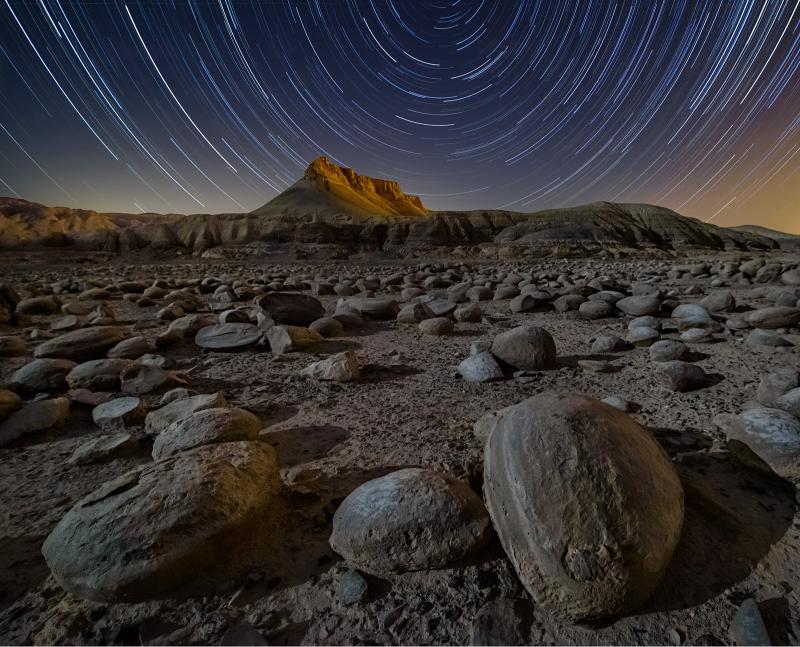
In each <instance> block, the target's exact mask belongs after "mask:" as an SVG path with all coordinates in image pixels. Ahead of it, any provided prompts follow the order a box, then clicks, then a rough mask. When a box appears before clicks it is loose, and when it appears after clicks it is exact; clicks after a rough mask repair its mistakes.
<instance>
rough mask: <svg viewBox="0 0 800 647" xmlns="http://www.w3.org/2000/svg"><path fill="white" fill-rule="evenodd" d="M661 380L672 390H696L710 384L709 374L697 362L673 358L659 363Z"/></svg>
mask: <svg viewBox="0 0 800 647" xmlns="http://www.w3.org/2000/svg"><path fill="white" fill-rule="evenodd" d="M658 372H659V376H660V377H661V382H662V383H663V384H664V386H666V387H667V388H668V389H670V390H671V391H678V392H680V393H683V392H686V391H695V390H697V389H702V388H703V387H706V386H708V385H709V376H708V375H707V374H706V372H705V371H704V370H703V369H702V368H700V367H699V366H697V365H695V364H689V363H688V362H682V361H680V360H672V361H668V362H661V363H659V364H658Z"/></svg>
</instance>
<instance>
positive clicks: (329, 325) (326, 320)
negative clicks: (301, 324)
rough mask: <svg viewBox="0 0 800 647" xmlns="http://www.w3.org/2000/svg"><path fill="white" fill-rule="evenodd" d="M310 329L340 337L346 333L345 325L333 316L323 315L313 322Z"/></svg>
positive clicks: (326, 335) (323, 334) (325, 335)
mask: <svg viewBox="0 0 800 647" xmlns="http://www.w3.org/2000/svg"><path fill="white" fill-rule="evenodd" d="M308 329H309V330H310V331H312V332H315V333H318V334H320V335H322V336H323V337H339V336H341V335H343V334H344V326H343V325H342V323H341V322H340V321H337V320H336V319H334V318H333V317H321V318H319V319H316V320H315V321H312V322H311V324H310V325H309V326H308Z"/></svg>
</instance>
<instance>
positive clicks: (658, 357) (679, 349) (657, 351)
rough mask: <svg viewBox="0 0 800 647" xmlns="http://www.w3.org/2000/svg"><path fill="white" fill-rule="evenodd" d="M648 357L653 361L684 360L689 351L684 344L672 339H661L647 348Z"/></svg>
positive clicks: (687, 356)
mask: <svg viewBox="0 0 800 647" xmlns="http://www.w3.org/2000/svg"><path fill="white" fill-rule="evenodd" d="M649 353H650V359H652V360H653V361H654V362H671V361H673V360H680V361H684V362H685V361H686V360H687V359H688V358H689V356H690V355H691V353H690V352H689V349H688V348H687V347H686V344H684V343H683V342H680V341H676V340H674V339H662V340H661V341H657V342H655V343H654V344H653V345H652V346H650V348H649Z"/></svg>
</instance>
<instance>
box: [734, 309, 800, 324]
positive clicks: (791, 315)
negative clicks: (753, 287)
mask: <svg viewBox="0 0 800 647" xmlns="http://www.w3.org/2000/svg"><path fill="white" fill-rule="evenodd" d="M745 319H747V323H749V324H750V325H751V326H752V327H753V328H764V329H766V330H773V329H775V328H794V327H795V326H797V324H798V323H800V309H798V308H790V307H787V306H771V307H769V308H759V309H758V310H753V311H752V312H748V313H747V315H746V317H745Z"/></svg>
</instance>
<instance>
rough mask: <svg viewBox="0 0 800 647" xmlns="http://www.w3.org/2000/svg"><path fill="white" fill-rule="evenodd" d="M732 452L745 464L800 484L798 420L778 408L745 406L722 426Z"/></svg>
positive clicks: (799, 426) (799, 422)
mask: <svg viewBox="0 0 800 647" xmlns="http://www.w3.org/2000/svg"><path fill="white" fill-rule="evenodd" d="M723 428H724V431H725V434H726V435H727V437H728V447H729V448H730V450H731V452H732V453H733V454H734V456H736V457H737V458H738V459H739V460H741V461H742V462H743V463H744V464H745V465H747V466H749V467H752V468H754V469H758V470H759V471H762V472H767V473H770V472H774V473H775V474H777V475H778V476H780V477H781V478H784V479H786V480H787V481H789V482H790V483H793V484H794V485H800V420H798V419H797V418H795V417H794V416H793V415H792V414H791V413H788V412H786V411H782V410H780V409H769V408H763V409H761V408H759V409H748V410H746V411H743V412H742V413H740V414H739V415H738V416H736V417H735V418H733V420H731V421H730V424H727V425H725V426H724V427H723Z"/></svg>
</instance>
